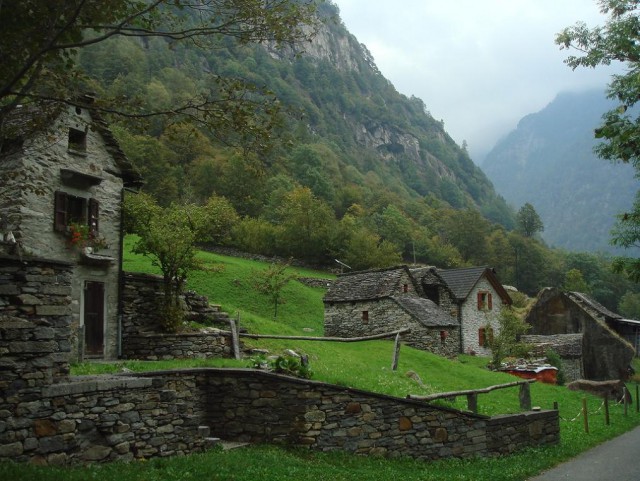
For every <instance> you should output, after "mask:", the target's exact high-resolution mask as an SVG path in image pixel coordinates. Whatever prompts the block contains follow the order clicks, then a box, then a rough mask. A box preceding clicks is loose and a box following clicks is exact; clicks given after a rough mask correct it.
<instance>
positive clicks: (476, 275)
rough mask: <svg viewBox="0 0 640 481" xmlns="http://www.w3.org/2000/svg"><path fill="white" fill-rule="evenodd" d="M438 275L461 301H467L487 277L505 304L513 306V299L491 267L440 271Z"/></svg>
mask: <svg viewBox="0 0 640 481" xmlns="http://www.w3.org/2000/svg"><path fill="white" fill-rule="evenodd" d="M437 273H438V275H440V277H441V278H442V279H443V280H444V281H445V282H446V283H447V286H449V289H451V292H452V293H453V295H454V296H455V297H456V299H458V300H460V301H462V300H464V299H466V298H467V297H468V296H469V294H470V293H471V290H472V289H473V287H474V286H475V285H476V284H477V283H478V281H479V280H480V279H481V278H482V277H483V276H485V277H486V278H487V280H488V281H489V282H490V283H491V285H492V286H493V288H494V289H495V290H496V292H497V293H498V294H499V295H500V297H501V298H502V300H503V302H504V303H506V304H511V297H509V294H508V293H507V291H506V290H505V289H504V287H502V284H501V283H500V281H499V280H498V277H497V276H496V273H495V271H494V270H493V269H491V268H490V267H487V266H481V267H464V268H461V269H438V270H437Z"/></svg>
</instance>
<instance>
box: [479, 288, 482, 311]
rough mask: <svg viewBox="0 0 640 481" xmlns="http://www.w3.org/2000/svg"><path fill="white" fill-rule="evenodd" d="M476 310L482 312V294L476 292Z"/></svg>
mask: <svg viewBox="0 0 640 481" xmlns="http://www.w3.org/2000/svg"><path fill="white" fill-rule="evenodd" d="M478 310H479V311H481V310H482V292H478Z"/></svg>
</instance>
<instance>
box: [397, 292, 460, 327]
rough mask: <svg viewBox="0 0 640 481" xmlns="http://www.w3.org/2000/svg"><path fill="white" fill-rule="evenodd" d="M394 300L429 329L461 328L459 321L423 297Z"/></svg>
mask: <svg viewBox="0 0 640 481" xmlns="http://www.w3.org/2000/svg"><path fill="white" fill-rule="evenodd" d="M392 299H393V300H394V301H395V302H396V304H398V305H399V306H400V307H401V308H402V309H404V310H405V311H406V312H407V313H408V314H410V315H411V316H412V317H413V318H414V319H416V320H418V321H419V322H420V323H421V324H423V325H424V326H427V327H449V326H459V325H460V324H459V322H458V319H457V318H456V317H453V316H450V315H449V313H448V312H447V311H445V310H444V309H442V308H441V307H439V306H438V305H437V304H436V303H435V302H433V301H432V300H431V299H425V298H423V297H408V296H400V297H392Z"/></svg>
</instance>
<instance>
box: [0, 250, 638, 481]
mask: <svg viewBox="0 0 640 481" xmlns="http://www.w3.org/2000/svg"><path fill="white" fill-rule="evenodd" d="M131 241H132V240H131V239H130V238H128V239H127V246H128V247H127V248H128V249H129V248H130V246H131ZM201 256H202V260H203V261H204V262H205V263H206V264H207V265H208V266H210V267H214V268H215V272H204V271H202V272H195V273H193V275H191V276H190V279H189V288H192V289H195V290H197V291H198V292H200V293H202V294H206V295H207V296H209V299H210V301H211V302H212V303H218V304H221V305H222V306H223V308H224V309H225V310H227V311H228V312H229V313H230V314H232V315H233V316H234V317H235V316H236V313H238V312H239V313H240V319H241V325H242V326H243V327H246V328H247V329H249V330H250V331H251V332H254V333H278V334H287V335H291V334H293V335H302V334H305V333H308V334H310V335H314V336H319V335H321V334H322V316H323V307H322V302H321V299H322V295H323V290H322V289H312V288H309V287H305V286H303V285H302V284H300V283H298V282H291V283H290V284H289V285H288V286H287V289H286V293H285V298H286V299H287V304H285V305H284V306H282V309H281V310H280V311H279V316H278V319H277V320H275V321H274V320H273V318H272V313H273V311H272V307H271V306H270V304H269V302H268V300H267V299H266V298H265V296H262V295H261V294H258V293H257V292H256V291H255V289H253V287H252V281H251V279H252V278H253V277H254V275H255V272H256V270H257V269H264V268H266V267H267V264H266V263H256V262H253V261H248V260H243V259H236V258H232V257H226V256H220V255H215V254H209V253H202V254H201ZM125 270H129V271H141V272H156V271H154V269H153V268H152V266H151V265H150V263H149V261H148V260H147V259H145V258H143V257H142V256H136V255H133V254H131V253H130V252H128V253H127V255H126V260H125ZM295 271H296V272H297V273H299V275H303V276H306V277H311V276H314V277H322V276H323V274H322V273H318V272H312V271H306V270H302V269H295ZM329 277H330V276H327V278H329ZM305 328H307V329H311V331H310V332H309V331H306V330H305ZM244 342H245V344H246V345H247V346H250V347H256V348H261V349H267V350H269V351H270V352H272V353H280V352H282V351H283V350H284V349H293V350H295V351H297V352H300V353H305V354H307V355H309V359H310V364H311V368H312V370H313V372H314V375H313V379H316V380H321V381H325V382H330V383H335V384H338V385H342V386H350V387H354V388H359V389H365V390H369V391H374V392H379V393H384V394H389V395H393V396H398V397H405V396H406V395H407V394H422V395H424V394H431V393H437V392H448V391H457V390H465V389H475V388H481V387H486V386H490V385H495V384H502V383H507V382H512V381H513V380H514V378H513V377H512V376H510V375H508V374H503V373H495V372H491V371H489V370H487V369H485V366H486V364H487V362H488V359H486V358H480V357H472V356H466V355H461V356H459V357H458V358H457V359H453V360H449V359H445V358H442V357H439V356H436V355H433V354H430V353H426V352H423V351H419V350H416V349H412V348H409V347H406V346H403V347H402V349H401V354H400V362H399V367H398V370H397V371H392V370H391V368H390V367H391V360H392V351H393V342H391V341H368V342H363V343H335V342H310V341H293V340H250V339H245V340H244ZM248 365H249V361H248V360H243V361H235V360H231V359H212V360H185V361H160V362H143V361H121V362H114V363H95V364H91V363H84V364H81V365H76V366H73V373H74V374H77V375H79V374H95V373H107V372H118V371H120V370H122V368H124V367H126V368H127V369H131V370H133V371H145V370H154V369H173V368H180V367H206V366H212V367H238V366H248ZM639 372H640V370H639ZM409 373H414V374H415V375H417V376H418V377H419V379H420V382H418V381H417V380H416V376H415V375H412V376H411V377H410V376H408V374H409ZM630 388H631V389H632V394H635V386H634V385H633V384H631V385H630ZM531 397H532V402H533V405H534V406H540V407H541V408H543V409H549V408H551V407H552V406H553V403H554V402H557V403H558V405H559V409H560V415H561V419H562V420H561V423H560V427H561V442H560V445H558V446H549V447H544V448H539V449H529V450H525V451H522V452H520V453H517V454H514V455H511V456H505V457H500V458H491V459H473V460H464V461H462V460H457V459H452V460H445V461H438V462H429V463H425V462H419V461H413V460H408V459H379V458H363V457H357V456H354V455H351V454H344V453H315V452H310V451H307V450H301V449H292V448H282V447H273V446H251V447H246V448H242V449H239V450H234V451H229V452H221V451H217V450H212V451H210V452H207V453H203V454H197V455H191V456H186V457H175V458H170V459H158V460H152V461H148V462H133V463H130V464H127V465H123V464H120V463H116V464H111V465H99V466H90V467H78V468H42V467H34V466H16V465H13V464H11V463H0V479H20V480H22V479H24V480H28V479H33V480H40V479H47V480H52V481H56V480H60V481H75V480H83V481H84V480H87V479H100V480H101V481H109V480H114V481H115V480H117V481H134V480H135V481H153V480H192V479H193V480H204V479H206V480H237V481H245V480H246V481H256V480H260V481H267V480H274V481H275V480H278V481H280V480H293V479H295V480H299V481H307V480H308V481H312V480H314V481H315V480H355V479H357V480H388V479H404V480H423V481H426V480H479V481H481V480H492V481H498V480H524V479H527V478H528V477H531V476H533V475H535V474H536V473H538V472H540V471H542V470H544V469H547V468H549V467H551V466H553V465H555V464H557V463H559V462H561V461H563V460H565V459H568V458H570V457H573V456H575V455H577V454H579V453H580V452H582V451H584V450H586V449H588V448H590V447H593V446H595V445H597V444H599V443H601V442H603V441H604V440H606V439H610V438H612V437H615V436H617V435H619V434H621V433H623V432H625V431H627V430H629V429H631V428H633V427H634V426H637V425H639V424H640V414H638V413H636V410H635V405H634V406H632V407H631V408H630V409H629V411H628V415H627V416H625V415H624V409H623V407H622V406H621V405H612V406H611V425H610V426H605V422H604V413H603V411H602V409H601V405H602V401H601V400H600V399H598V398H595V397H593V396H588V395H586V396H585V395H584V394H582V393H576V392H572V391H568V390H567V389H566V388H564V387H560V386H550V385H544V384H540V383H535V384H533V385H532V386H531ZM583 397H585V398H586V399H587V402H588V411H589V413H590V432H589V434H586V433H585V432H584V427H583V420H582V418H581V417H580V416H578V415H579V413H580V410H581V407H582V399H583ZM439 402H440V403H442V404H443V405H445V406H452V407H457V408H459V409H466V399H465V398H464V397H462V398H458V399H457V400H456V401H455V403H447V402H445V401H439ZM478 408H479V412H480V413H481V414H486V415H495V414H506V413H513V412H518V411H519V402H518V388H509V389H505V390H498V391H493V392H491V393H489V394H482V395H480V396H479V398H478ZM599 409H600V410H599Z"/></svg>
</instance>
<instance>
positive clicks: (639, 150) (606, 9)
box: [556, 0, 640, 282]
mask: <svg viewBox="0 0 640 481" xmlns="http://www.w3.org/2000/svg"><path fill="white" fill-rule="evenodd" d="M599 4H600V10H601V12H602V13H603V14H606V15H608V16H609V18H608V20H607V21H606V23H605V25H604V26H598V27H594V28H589V27H587V25H585V24H584V23H577V24H575V25H574V26H573V27H568V28H565V29H564V30H563V31H562V32H560V33H559V34H558V35H557V37H556V43H557V44H558V45H560V48H562V49H572V50H575V51H577V52H578V54H577V55H570V56H569V57H567V59H566V60H565V63H567V65H569V66H570V67H571V68H573V69H576V68H578V67H592V68H593V67H596V66H598V65H609V64H611V63H612V62H621V63H623V64H625V72H626V73H625V74H623V75H614V76H613V79H612V81H611V83H610V84H609V88H608V96H609V98H612V99H616V100H617V101H618V103H619V105H618V106H617V107H616V108H614V109H613V110H610V111H609V112H607V113H605V114H604V116H603V123H602V125H601V126H600V127H599V128H597V129H596V131H595V136H596V138H598V139H602V140H603V142H602V143H601V144H599V145H598V146H596V148H595V151H596V153H597V154H598V155H599V156H600V157H602V158H603V159H606V160H610V161H613V162H620V161H621V162H625V163H631V164H632V165H633V166H634V167H635V169H636V172H637V173H640V135H639V132H640V117H638V116H637V109H636V110H635V111H634V110H632V109H630V108H631V107H633V106H635V105H636V104H637V102H638V100H639V99H640V77H639V73H640V42H638V31H639V26H640V19H639V15H640V1H639V0H600V1H599ZM636 175H637V174H636ZM612 236H613V237H612V243H613V244H614V245H618V246H622V247H627V248H628V247H632V246H637V245H638V244H639V243H640V204H639V202H638V200H636V202H635V203H634V206H633V210H632V211H631V212H629V213H626V214H621V215H620V217H619V218H618V224H617V225H616V228H615V229H614V231H613V233H612ZM614 268H615V269H617V270H618V271H622V272H626V273H627V274H628V275H629V276H630V277H631V278H632V279H633V280H635V281H636V282H638V281H640V260H638V259H632V258H628V257H622V258H618V259H616V262H615V263H614Z"/></svg>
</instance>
